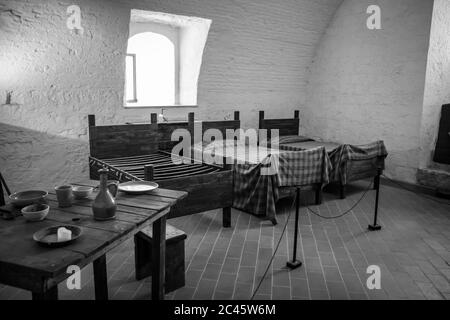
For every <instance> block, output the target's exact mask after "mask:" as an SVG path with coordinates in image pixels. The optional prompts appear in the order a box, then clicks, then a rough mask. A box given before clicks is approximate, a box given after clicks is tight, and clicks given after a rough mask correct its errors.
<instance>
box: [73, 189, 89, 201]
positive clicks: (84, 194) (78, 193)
mask: <svg viewBox="0 0 450 320" xmlns="http://www.w3.org/2000/svg"><path fill="white" fill-rule="evenodd" d="M93 191H94V188H92V187H83V186H73V188H72V192H73V196H74V197H75V199H78V200H80V199H86V198H89V196H90V195H91V194H92V192H93Z"/></svg>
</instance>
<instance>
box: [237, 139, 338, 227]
mask: <svg viewBox="0 0 450 320" xmlns="http://www.w3.org/2000/svg"><path fill="white" fill-rule="evenodd" d="M330 170H331V162H330V159H329V158H328V155H327V153H326V152H325V149H324V148H323V147H320V148H316V149H311V150H306V151H305V150H301V149H296V148H290V150H280V151H279V152H277V153H274V154H270V155H269V156H267V157H266V158H264V159H263V160H262V161H261V162H260V163H258V164H249V163H246V164H236V165H235V166H234V186H233V207H234V208H236V209H240V210H242V211H246V212H249V213H252V214H254V215H258V216H264V217H267V218H269V219H273V218H275V215H276V209H275V203H276V202H277V200H278V199H279V188H281V187H286V186H304V185H310V184H322V185H325V184H327V183H328V182H329V172H330Z"/></svg>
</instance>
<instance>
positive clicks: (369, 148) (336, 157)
mask: <svg viewBox="0 0 450 320" xmlns="http://www.w3.org/2000/svg"><path fill="white" fill-rule="evenodd" d="M328 154H329V157H330V160H331V163H332V165H333V170H332V172H331V181H340V182H341V183H342V184H344V185H345V184H346V183H347V175H346V170H345V166H346V164H347V162H348V161H351V160H366V159H371V158H375V157H383V158H385V157H386V156H387V155H388V152H387V150H386V146H385V145H384V142H383V141H376V142H372V143H369V144H365V145H360V146H354V145H350V144H343V145H340V146H339V147H337V148H336V149H334V150H333V151H331V152H329V153H328ZM381 169H384V168H381Z"/></svg>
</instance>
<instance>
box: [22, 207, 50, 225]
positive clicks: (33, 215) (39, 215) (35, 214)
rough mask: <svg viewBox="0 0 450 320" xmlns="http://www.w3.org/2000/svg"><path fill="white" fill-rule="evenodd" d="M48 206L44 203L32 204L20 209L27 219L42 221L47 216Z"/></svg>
mask: <svg viewBox="0 0 450 320" xmlns="http://www.w3.org/2000/svg"><path fill="white" fill-rule="evenodd" d="M49 210H50V207H49V206H48V205H46V204H40V203H36V204H32V205H29V206H26V207H25V208H23V209H22V215H23V217H24V218H25V220H27V221H31V222H35V221H42V220H44V219H45V217H47V215H48V211H49Z"/></svg>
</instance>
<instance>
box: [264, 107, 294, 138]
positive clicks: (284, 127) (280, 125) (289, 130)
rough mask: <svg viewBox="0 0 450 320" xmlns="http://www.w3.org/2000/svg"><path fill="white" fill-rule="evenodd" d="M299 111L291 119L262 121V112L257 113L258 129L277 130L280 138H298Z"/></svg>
mask: <svg viewBox="0 0 450 320" xmlns="http://www.w3.org/2000/svg"><path fill="white" fill-rule="evenodd" d="M299 126H300V111H298V110H296V111H295V114H294V118H293V119H264V111H260V112H259V129H267V130H271V129H278V130H280V133H279V134H280V137H282V136H298V135H299Z"/></svg>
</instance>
